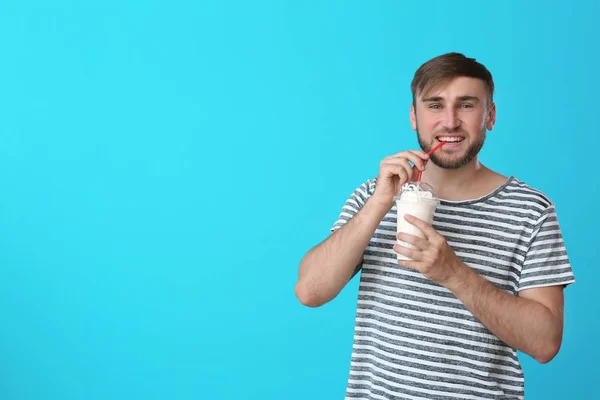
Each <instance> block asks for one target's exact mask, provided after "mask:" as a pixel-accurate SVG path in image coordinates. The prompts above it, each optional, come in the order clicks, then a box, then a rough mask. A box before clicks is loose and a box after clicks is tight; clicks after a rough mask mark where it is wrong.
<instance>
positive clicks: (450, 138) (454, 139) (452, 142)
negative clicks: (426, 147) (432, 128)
mask: <svg viewBox="0 0 600 400" xmlns="http://www.w3.org/2000/svg"><path fill="white" fill-rule="evenodd" d="M435 139H436V140H437V141H438V142H446V144H445V145H444V147H456V146H459V145H460V143H461V142H462V141H463V140H465V137H464V136H460V135H447V136H444V135H442V136H436V138H435Z"/></svg>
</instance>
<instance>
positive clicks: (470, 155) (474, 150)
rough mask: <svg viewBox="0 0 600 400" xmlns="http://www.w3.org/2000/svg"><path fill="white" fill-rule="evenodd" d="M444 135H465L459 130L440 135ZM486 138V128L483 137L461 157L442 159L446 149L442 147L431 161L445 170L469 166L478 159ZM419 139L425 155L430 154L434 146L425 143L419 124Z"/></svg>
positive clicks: (433, 155) (432, 156)
mask: <svg viewBox="0 0 600 400" xmlns="http://www.w3.org/2000/svg"><path fill="white" fill-rule="evenodd" d="M444 133H447V134H452V133H454V134H456V133H463V132H460V131H458V130H453V131H446V132H443V133H440V135H443V134H444ZM463 134H464V133H463ZM438 136H439V135H438ZM467 137H468V135H465V138H467ZM485 138H486V129H485V128H484V129H483V131H482V132H481V135H479V138H478V139H477V141H476V142H473V143H472V144H471V145H470V146H469V147H468V148H467V150H466V152H465V153H464V154H463V155H462V156H461V157H459V158H455V159H444V158H442V157H440V151H441V150H443V149H444V148H443V147H442V148H441V149H439V150H438V151H436V152H434V153H433V154H432V155H431V156H430V157H429V159H430V160H431V162H432V163H434V164H435V165H437V166H438V167H440V168H444V169H458V168H461V167H464V166H465V165H467V164H468V163H470V162H471V161H473V159H475V157H477V154H479V152H480V151H481V149H482V148H483V144H484V143H485ZM417 139H418V140H419V146H421V149H423V151H424V152H425V153H428V152H429V151H430V150H431V149H432V148H433V146H432V145H431V144H429V143H427V142H425V140H424V139H423V137H422V136H421V134H420V133H419V125H418V124H417Z"/></svg>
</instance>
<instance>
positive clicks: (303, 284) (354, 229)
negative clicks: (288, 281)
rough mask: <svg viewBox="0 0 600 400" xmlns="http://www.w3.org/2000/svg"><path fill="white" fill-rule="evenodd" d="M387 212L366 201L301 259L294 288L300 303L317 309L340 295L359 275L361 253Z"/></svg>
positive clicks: (381, 206)
mask: <svg viewBox="0 0 600 400" xmlns="http://www.w3.org/2000/svg"><path fill="white" fill-rule="evenodd" d="M388 211H389V208H388V207H387V206H386V205H384V204H381V203H379V202H377V201H370V200H369V201H367V202H366V203H365V206H364V207H363V208H362V209H361V210H360V211H359V212H358V213H357V214H356V215H355V216H354V217H352V218H351V219H350V220H349V221H348V222H347V223H346V224H345V225H344V226H342V227H341V228H340V229H338V230H337V231H335V232H334V233H333V234H332V235H331V236H329V237H328V238H327V239H325V240H324V241H323V242H322V243H321V244H319V245H318V246H316V247H314V248H313V249H311V250H310V251H309V252H308V253H307V254H306V255H305V256H304V258H303V259H302V261H301V263H300V268H299V271H298V282H297V283H296V287H295V292H296V296H297V297H298V299H299V300H300V302H301V303H302V304H304V305H306V306H309V307H319V306H321V305H323V304H325V303H327V302H329V301H331V300H332V299H333V298H335V297H336V296H337V295H338V294H339V292H340V291H341V290H342V289H343V288H344V286H345V285H346V283H348V281H349V280H350V279H351V278H352V277H353V276H354V275H355V274H356V273H357V272H358V269H359V267H360V264H361V263H362V255H363V252H364V251H365V248H366V247H367V245H368V244H369V240H370V239H371V236H373V233H374V232H375V230H376V229H377V226H378V225H379V222H380V221H381V220H382V219H383V217H384V216H385V214H386V213H387V212H388Z"/></svg>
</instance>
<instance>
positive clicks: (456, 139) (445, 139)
mask: <svg viewBox="0 0 600 400" xmlns="http://www.w3.org/2000/svg"><path fill="white" fill-rule="evenodd" d="M463 139H464V138H461V137H444V136H440V137H438V140H439V141H440V142H460V141H462V140H463Z"/></svg>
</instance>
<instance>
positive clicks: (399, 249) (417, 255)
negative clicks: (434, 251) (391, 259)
mask: <svg viewBox="0 0 600 400" xmlns="http://www.w3.org/2000/svg"><path fill="white" fill-rule="evenodd" d="M394 251H395V252H396V253H398V254H402V255H403V256H405V257H408V258H410V259H412V260H415V261H421V259H422V258H423V254H422V253H421V250H419V249H409V248H408V247H405V246H400V245H399V244H395V245H394Z"/></svg>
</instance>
